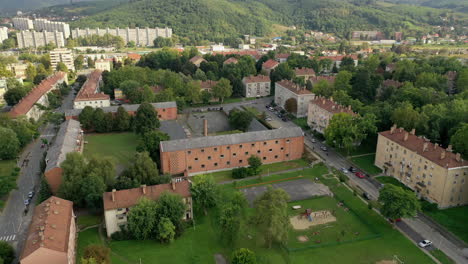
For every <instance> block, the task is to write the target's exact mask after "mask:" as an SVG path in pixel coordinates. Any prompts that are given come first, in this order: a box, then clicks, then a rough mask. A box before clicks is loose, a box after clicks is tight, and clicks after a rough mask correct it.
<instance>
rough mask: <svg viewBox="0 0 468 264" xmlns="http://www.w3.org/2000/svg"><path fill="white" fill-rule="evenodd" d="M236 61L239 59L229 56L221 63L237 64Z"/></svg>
mask: <svg viewBox="0 0 468 264" xmlns="http://www.w3.org/2000/svg"><path fill="white" fill-rule="evenodd" d="M238 62H239V61H238V60H237V59H236V58H234V57H231V58H229V59H227V60H225V61H224V62H223V65H229V64H237V63H238Z"/></svg>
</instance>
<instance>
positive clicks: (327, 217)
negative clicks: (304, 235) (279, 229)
mask: <svg viewBox="0 0 468 264" xmlns="http://www.w3.org/2000/svg"><path fill="white" fill-rule="evenodd" d="M310 216H311V217H312V221H310V220H309V218H308V217H307V216H303V215H296V216H293V217H291V218H289V221H290V222H291V225H292V226H293V228H294V229H295V230H304V229H308V228H309V227H311V226H316V225H323V224H326V223H330V222H335V221H336V217H335V216H334V215H332V213H331V212H330V211H327V210H324V211H317V212H312V213H311V214H310Z"/></svg>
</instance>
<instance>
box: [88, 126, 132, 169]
mask: <svg viewBox="0 0 468 264" xmlns="http://www.w3.org/2000/svg"><path fill="white" fill-rule="evenodd" d="M137 140H138V136H137V135H135V134H133V133H116V134H86V135H85V141H86V142H88V143H87V144H86V145H85V148H84V155H85V156H86V157H92V156H96V157H107V158H110V159H111V160H112V161H113V162H114V164H115V165H124V166H128V165H130V163H131V160H132V158H133V156H134V155H135V153H136V145H137Z"/></svg>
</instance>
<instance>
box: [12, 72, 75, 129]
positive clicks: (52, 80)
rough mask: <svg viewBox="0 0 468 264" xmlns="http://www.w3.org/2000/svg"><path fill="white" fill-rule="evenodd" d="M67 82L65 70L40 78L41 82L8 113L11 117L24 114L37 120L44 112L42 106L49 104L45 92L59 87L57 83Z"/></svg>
mask: <svg viewBox="0 0 468 264" xmlns="http://www.w3.org/2000/svg"><path fill="white" fill-rule="evenodd" d="M64 82H65V83H67V82H68V80H67V74H66V73H65V72H56V73H55V74H54V75H52V76H49V77H48V78H46V79H44V80H42V82H41V83H40V84H39V85H38V86H36V87H34V88H33V89H32V90H31V91H30V92H29V93H28V94H27V95H26V96H25V97H23V99H21V100H20V101H19V102H18V103H17V104H16V105H15V106H13V108H11V110H10V112H9V115H10V116H11V117H12V118H16V117H18V116H22V115H24V116H26V117H27V118H28V119H29V118H32V119H34V120H36V121H37V120H38V119H39V118H40V117H41V116H42V114H43V113H44V110H42V109H43V107H44V106H45V107H48V106H49V99H48V97H47V94H48V93H50V92H51V91H53V90H57V89H59V85H60V84H62V83H64Z"/></svg>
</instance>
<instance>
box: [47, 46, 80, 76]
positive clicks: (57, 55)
mask: <svg viewBox="0 0 468 264" xmlns="http://www.w3.org/2000/svg"><path fill="white" fill-rule="evenodd" d="M59 62H63V63H64V64H65V66H67V68H68V70H72V71H74V70H75V64H74V63H73V53H72V51H71V50H69V49H54V50H52V51H50V64H51V65H52V68H53V69H54V70H55V68H56V67H57V64H58V63H59Z"/></svg>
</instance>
